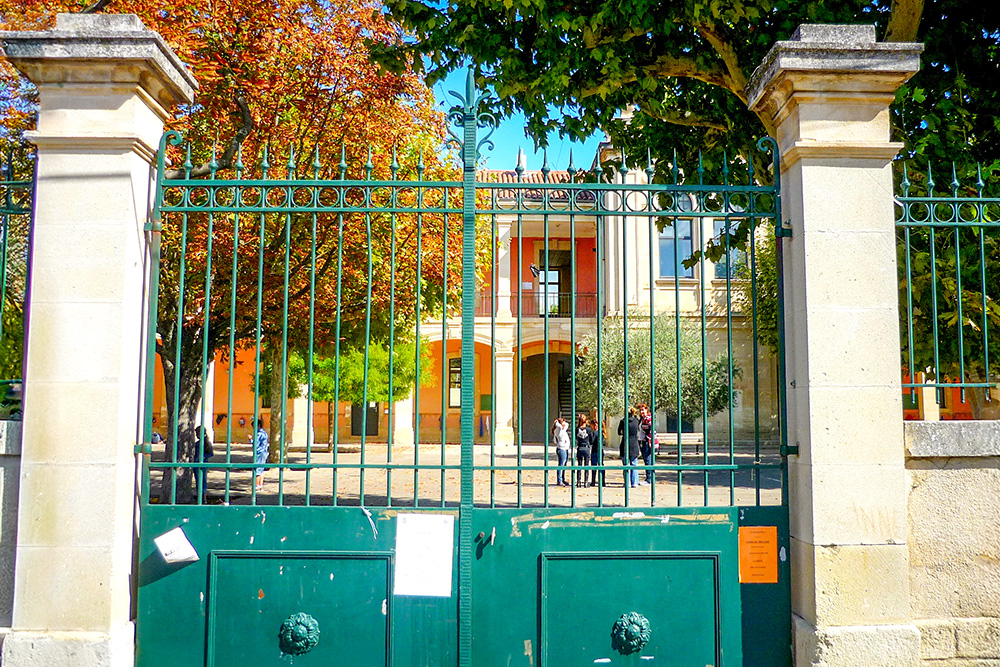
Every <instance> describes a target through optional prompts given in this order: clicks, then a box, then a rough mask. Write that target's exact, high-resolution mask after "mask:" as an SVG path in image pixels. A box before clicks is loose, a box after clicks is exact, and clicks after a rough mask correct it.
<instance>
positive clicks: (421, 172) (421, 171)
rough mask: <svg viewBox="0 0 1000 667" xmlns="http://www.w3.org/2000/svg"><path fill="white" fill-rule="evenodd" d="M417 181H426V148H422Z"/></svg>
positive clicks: (418, 160)
mask: <svg viewBox="0 0 1000 667" xmlns="http://www.w3.org/2000/svg"><path fill="white" fill-rule="evenodd" d="M417 180H418V181H422V180H424V147H423V146H421V147H420V157H419V158H418V159H417Z"/></svg>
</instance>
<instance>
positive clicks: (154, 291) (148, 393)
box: [0, 133, 180, 505]
mask: <svg viewBox="0 0 1000 667" xmlns="http://www.w3.org/2000/svg"><path fill="white" fill-rule="evenodd" d="M168 137H173V138H176V139H179V138H180V135H177V134H173V135H171V134H168V133H164V134H163V136H162V137H160V144H159V150H157V152H156V191H155V195H154V197H155V198H154V200H153V201H154V203H153V215H152V219H151V220H150V225H149V228H148V231H147V234H148V248H149V266H148V269H149V283H148V285H149V301H148V302H147V308H146V349H145V355H146V357H145V359H144V362H145V370H144V374H143V375H144V378H143V390H144V394H145V395H144V397H143V412H142V415H143V418H142V444H143V453H142V478H141V480H140V484H141V489H140V502H141V503H142V504H143V505H148V504H149V494H150V479H149V476H150V470H149V462H150V459H151V458H152V456H151V455H152V438H153V398H154V396H155V392H156V331H157V328H158V326H157V325H158V318H159V299H160V240H161V236H162V231H163V213H162V208H163V179H164V175H165V173H166V155H167V140H168ZM13 167H14V165H13V158H12V157H11V158H9V161H8V167H7V174H8V178H9V179H10V180H14V179H13V174H14V171H13ZM10 199H11V193H10V188H9V187H8V188H7V210H8V211H10V210H12V208H11V205H10ZM32 201H34V198H32ZM8 223H9V218H8V217H7V216H6V215H5V216H4V220H3V267H2V269H0V270H2V272H3V277H2V278H0V282H2V283H4V285H6V275H7V227H8ZM5 294H6V291H5V290H4V289H0V299H4V301H5V296H4V295H5ZM4 301H0V308H2V304H4ZM0 320H2V317H0ZM161 363H162V362H161ZM165 450H166V447H164V453H166V451H165ZM164 458H166V457H164ZM164 491H165V489H163V488H162V485H161V488H160V496H161V497H160V499H159V500H160V502H161V503H162V502H164V500H165V499H164V498H163V497H162V496H163V493H164Z"/></svg>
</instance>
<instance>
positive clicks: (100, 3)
mask: <svg viewBox="0 0 1000 667" xmlns="http://www.w3.org/2000/svg"><path fill="white" fill-rule="evenodd" d="M109 4H111V0H97V2H95V3H94V4H92V5H87V6H86V7H84V8H83V9H81V10H80V13H81V14H96V13H97V12H99V11H101V10H102V9H104V8H105V7H107V6H108V5H109Z"/></svg>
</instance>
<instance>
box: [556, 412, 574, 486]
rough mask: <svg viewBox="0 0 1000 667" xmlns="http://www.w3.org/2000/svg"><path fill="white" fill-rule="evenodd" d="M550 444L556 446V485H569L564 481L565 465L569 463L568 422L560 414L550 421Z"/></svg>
mask: <svg viewBox="0 0 1000 667" xmlns="http://www.w3.org/2000/svg"><path fill="white" fill-rule="evenodd" d="M552 444H553V445H555V447H556V460H557V462H558V465H559V470H558V471H556V486H569V482H567V481H566V466H567V465H568V464H569V448H570V443H569V422H568V421H566V420H565V419H563V418H562V416H561V415H560V416H559V417H556V420H555V421H554V422H552Z"/></svg>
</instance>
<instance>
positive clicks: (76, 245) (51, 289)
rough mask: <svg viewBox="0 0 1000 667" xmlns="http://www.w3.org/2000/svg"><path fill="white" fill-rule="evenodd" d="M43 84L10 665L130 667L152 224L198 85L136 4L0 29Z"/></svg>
mask: <svg viewBox="0 0 1000 667" xmlns="http://www.w3.org/2000/svg"><path fill="white" fill-rule="evenodd" d="M0 40H2V41H3V42H5V43H6V46H5V52H6V55H7V57H8V59H9V60H10V62H11V63H12V64H13V65H14V66H15V67H16V68H17V69H19V70H20V71H21V72H22V73H24V74H25V75H26V76H27V77H28V78H29V79H30V80H31V81H32V82H33V83H34V84H35V85H36V86H37V87H38V91H39V105H40V111H39V119H38V129H37V130H36V131H35V132H32V133H30V134H29V139H30V140H31V141H33V142H34V143H35V145H36V146H37V147H38V163H37V169H38V172H37V173H38V178H37V189H36V198H35V219H34V227H33V241H32V247H31V261H30V264H29V266H30V267H31V273H30V276H29V285H30V288H29V294H28V301H29V304H30V318H31V322H30V328H29V331H28V340H27V348H26V363H25V384H24V406H25V409H24V440H23V447H22V462H21V481H20V512H19V516H18V527H17V538H18V539H17V555H16V564H15V583H14V613H13V628H12V632H11V634H10V635H8V637H7V638H6V640H5V641H4V644H3V658H2V662H3V665H4V667H21V666H29V665H30V666H35V665H46V666H47V667H91V666H94V667H97V666H98V665H100V666H102V667H104V666H108V665H110V666H112V667H131V665H133V663H134V660H133V644H134V636H135V632H134V627H133V619H132V607H133V595H134V593H135V588H134V586H135V582H136V577H135V569H134V567H135V559H134V552H133V547H134V545H135V529H136V522H137V516H136V455H135V453H134V447H135V445H136V443H137V442H139V441H140V437H139V433H140V428H139V424H140V417H141V415H140V414H139V413H140V412H141V407H140V406H141V405H142V401H141V394H140V391H141V389H140V378H141V377H142V369H143V358H144V354H143V353H144V349H143V348H144V344H143V341H144V339H145V331H144V319H145V318H144V316H145V313H146V305H145V304H146V297H147V294H146V287H147V285H148V274H149V270H148V269H149V267H148V251H147V239H148V237H147V233H146V223H147V220H148V214H149V208H150V202H151V196H150V195H151V187H152V183H153V178H154V176H155V174H154V171H153V168H154V164H155V161H154V158H155V153H156V149H157V145H158V141H159V138H160V135H161V133H162V130H163V123H164V120H165V119H166V118H167V113H168V109H170V107H171V106H172V105H174V104H176V103H179V102H191V101H192V99H193V94H194V88H195V87H196V83H195V81H194V79H193V78H192V77H191V75H190V74H189V73H188V72H187V71H186V70H185V68H184V65H183V64H182V63H181V62H180V61H179V60H178V59H177V57H176V56H175V55H174V54H173V52H172V51H171V50H170V49H169V47H168V46H167V45H166V43H165V42H164V41H163V39H162V38H160V36H159V35H157V34H156V33H154V32H150V31H148V30H146V29H145V27H144V26H143V25H142V23H141V22H140V21H139V19H138V18H136V17H135V16H132V15H124V16H110V15H100V14H60V15H59V16H58V19H57V22H56V28H55V29H54V30H51V31H46V32H21V33H12V32H8V33H0Z"/></svg>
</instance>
